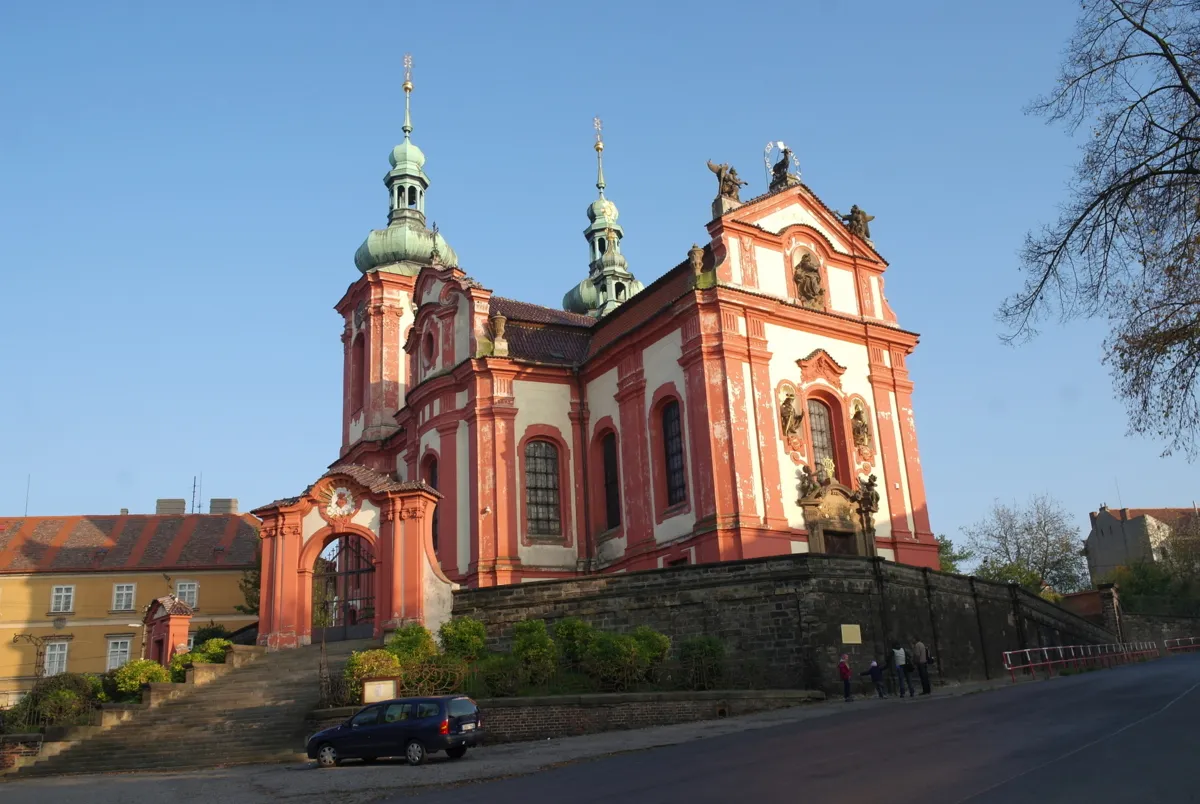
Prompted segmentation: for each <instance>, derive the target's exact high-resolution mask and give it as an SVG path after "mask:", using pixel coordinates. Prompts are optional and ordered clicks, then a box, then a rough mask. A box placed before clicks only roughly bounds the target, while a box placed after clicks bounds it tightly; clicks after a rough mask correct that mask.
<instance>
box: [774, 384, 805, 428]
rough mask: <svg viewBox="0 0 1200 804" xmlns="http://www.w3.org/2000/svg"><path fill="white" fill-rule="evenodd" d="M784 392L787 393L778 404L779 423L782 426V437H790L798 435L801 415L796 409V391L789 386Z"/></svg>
mask: <svg viewBox="0 0 1200 804" xmlns="http://www.w3.org/2000/svg"><path fill="white" fill-rule="evenodd" d="M785 393H786V394H787V395H786V396H785V397H784V398H783V403H782V404H780V406H779V424H780V426H781V427H782V428H783V436H784V438H791V437H792V436H795V435H799V433H800V420H801V418H802V417H803V415H802V414H801V413H800V411H798V410H797V409H796V392H795V391H793V390H791V389H790V388H789V389H788V390H787V391H786V392H785Z"/></svg>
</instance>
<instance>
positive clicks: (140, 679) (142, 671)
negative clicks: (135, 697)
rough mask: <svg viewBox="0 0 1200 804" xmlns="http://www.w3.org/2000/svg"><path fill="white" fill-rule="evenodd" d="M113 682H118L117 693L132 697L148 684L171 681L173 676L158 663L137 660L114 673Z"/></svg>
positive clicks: (122, 666) (148, 660)
mask: <svg viewBox="0 0 1200 804" xmlns="http://www.w3.org/2000/svg"><path fill="white" fill-rule="evenodd" d="M113 680H114V681H115V682H116V686H117V692H119V693H124V694H126V695H130V694H133V693H136V692H138V691H140V690H141V688H142V687H143V686H144V685H146V684H155V683H159V682H163V681H170V680H171V674H170V673H168V672H167V668H165V667H163V666H162V665H161V664H159V663H158V662H156V661H153V660H151V659H135V660H134V661H132V662H128V663H126V664H123V665H121V666H120V667H119V668H117V670H116V672H115V673H113Z"/></svg>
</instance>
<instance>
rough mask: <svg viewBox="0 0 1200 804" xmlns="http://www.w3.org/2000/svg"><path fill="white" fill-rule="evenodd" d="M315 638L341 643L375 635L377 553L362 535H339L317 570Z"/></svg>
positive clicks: (315, 584) (314, 600) (314, 572)
mask: <svg viewBox="0 0 1200 804" xmlns="http://www.w3.org/2000/svg"><path fill="white" fill-rule="evenodd" d="M312 594H313V599H312V639H313V641H314V642H318V641H325V642H337V641H339V640H343V639H368V638H370V637H371V636H372V635H373V634H374V633H375V553H374V551H373V550H372V549H371V545H370V543H369V542H367V540H366V539H364V538H363V537H361V536H358V535H355V534H344V535H341V536H338V537H337V538H336V539H335V540H334V541H332V542H330V543H329V546H328V547H326V548H325V549H324V550H323V551H321V555H320V557H319V558H317V562H316V566H315V567H313V583H312Z"/></svg>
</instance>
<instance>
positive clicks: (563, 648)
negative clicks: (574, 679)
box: [554, 617, 596, 669]
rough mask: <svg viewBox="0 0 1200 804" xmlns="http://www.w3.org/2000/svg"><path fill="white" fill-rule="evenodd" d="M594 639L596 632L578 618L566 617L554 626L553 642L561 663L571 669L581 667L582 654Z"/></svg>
mask: <svg viewBox="0 0 1200 804" xmlns="http://www.w3.org/2000/svg"><path fill="white" fill-rule="evenodd" d="M595 638H596V630H595V629H594V628H592V626H591V625H589V624H588V623H585V622H584V621H583V620H581V619H579V618H578V617H567V618H566V619H564V620H559V621H558V623H557V624H556V625H555V626H554V641H555V642H556V643H558V649H559V651H560V652H561V653H562V658H563V662H564V663H565V664H566V665H567V667H570V668H572V669H575V668H578V667H580V666H582V665H583V657H584V654H585V653H587V649H588V646H589V645H591V644H592V641H593V640H595Z"/></svg>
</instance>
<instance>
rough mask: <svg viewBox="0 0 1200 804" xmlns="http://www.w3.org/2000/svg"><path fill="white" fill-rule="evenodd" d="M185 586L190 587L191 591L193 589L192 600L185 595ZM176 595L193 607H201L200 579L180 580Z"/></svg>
mask: <svg viewBox="0 0 1200 804" xmlns="http://www.w3.org/2000/svg"><path fill="white" fill-rule="evenodd" d="M185 586H187V587H190V590H189V591H191V593H192V599H191V600H188V599H187V598H186V597H184V596H183V587H185ZM175 597H177V598H179V599H180V600H182V601H183V602H184V603H187V604H188V605H189V606H191V607H192V608H193V609H196V608H199V606H200V582H199V581H179V582H177V583H176V584H175Z"/></svg>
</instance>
